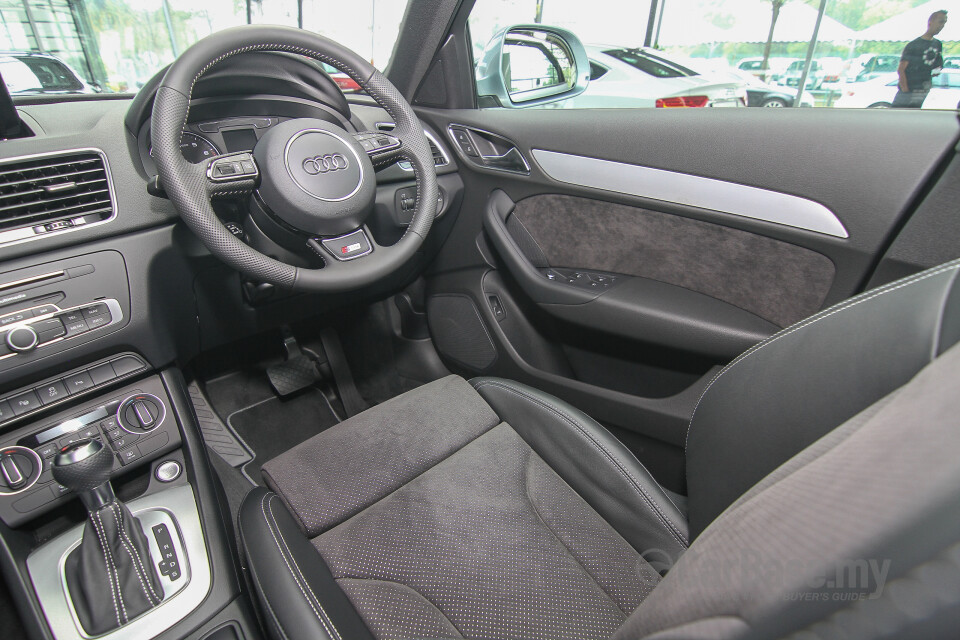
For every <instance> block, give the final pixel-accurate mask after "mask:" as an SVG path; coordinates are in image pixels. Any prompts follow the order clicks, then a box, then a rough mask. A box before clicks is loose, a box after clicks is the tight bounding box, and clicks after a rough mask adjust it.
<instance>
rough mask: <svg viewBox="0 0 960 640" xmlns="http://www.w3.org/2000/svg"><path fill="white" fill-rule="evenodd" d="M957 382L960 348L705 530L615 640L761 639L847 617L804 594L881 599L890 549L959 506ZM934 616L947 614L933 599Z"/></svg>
mask: <svg viewBox="0 0 960 640" xmlns="http://www.w3.org/2000/svg"><path fill="white" fill-rule="evenodd" d="M957 380H960V346H955V347H953V348H951V349H950V350H949V351H947V352H946V353H945V354H944V355H943V356H941V357H940V358H938V359H937V360H935V361H933V362H932V363H931V364H930V365H928V366H927V367H925V368H924V369H923V370H922V371H921V372H920V373H919V374H917V375H916V376H915V377H914V378H913V380H911V381H910V382H909V383H908V384H906V385H905V386H903V387H901V388H900V389H898V390H897V391H895V392H893V393H892V394H890V395H889V396H887V397H886V398H884V399H883V400H881V401H880V402H878V403H875V404H874V405H872V406H870V407H868V408H867V409H866V410H864V411H862V412H861V413H859V414H857V415H856V416H854V417H853V418H851V419H850V420H848V421H847V422H846V423H844V424H843V425H841V426H840V427H838V428H837V429H836V430H834V431H832V432H831V433H830V434H828V435H827V436H825V437H824V438H822V439H821V440H819V441H818V442H816V443H814V444H813V445H811V446H810V447H808V448H807V449H805V450H803V451H802V452H800V453H799V454H797V455H796V456H795V457H794V458H792V459H791V460H789V461H788V462H787V463H786V464H785V465H783V466H782V467H781V468H779V469H777V470H776V471H775V472H774V473H772V474H770V475H769V476H768V477H767V478H765V479H764V480H762V481H761V482H760V483H759V484H758V485H757V486H756V487H754V488H753V489H752V490H750V491H748V492H747V493H746V494H744V495H743V496H742V497H741V498H740V499H739V500H737V501H736V502H735V503H734V504H732V505H731V506H730V507H729V508H727V509H726V510H725V511H724V512H723V513H722V514H721V515H720V516H719V517H718V518H717V519H716V520H715V521H714V522H713V523H712V524H711V525H710V526H709V527H707V528H706V529H705V530H704V532H703V533H702V534H701V535H700V536H699V537H698V538H697V539H696V540H695V541H694V543H693V544H692V545H691V546H690V548H689V549H688V550H687V552H686V553H685V554H684V555H683V556H682V557H681V558H680V559H679V561H678V562H677V564H676V565H675V566H674V568H673V570H672V571H671V572H670V573H668V574H667V576H666V577H665V578H664V579H663V581H662V582H661V583H660V585H659V586H658V587H657V589H656V590H655V591H654V592H653V593H652V594H651V595H650V596H649V597H648V598H646V599H645V600H644V601H643V602H642V603H641V604H640V606H639V607H637V609H636V610H635V611H634V612H633V614H631V616H630V617H629V619H628V620H627V621H626V623H625V624H624V625H623V626H622V627H621V629H620V630H619V631H618V632H617V634H616V635H615V636H614V638H615V639H617V640H627V639H632V638H642V637H644V636H646V635H649V634H653V633H656V632H660V631H665V630H668V629H671V628H674V627H678V626H681V625H684V624H689V623H691V622H695V621H697V620H702V619H705V618H713V617H719V616H728V617H736V618H740V619H741V620H743V621H744V622H745V623H746V624H747V625H749V626H750V627H755V626H756V625H758V624H764V623H766V624H769V623H770V620H776V619H777V618H778V617H779V616H783V615H784V614H785V612H789V613H790V615H792V616H797V615H800V614H803V613H804V612H805V610H811V611H815V612H816V613H817V614H826V613H829V607H831V606H833V607H836V608H840V607H841V606H842V605H843V603H842V602H841V601H838V602H836V603H834V604H830V603H833V602H834V601H833V600H832V599H829V598H827V599H822V600H817V601H815V602H806V601H803V600H794V599H791V596H792V595H795V594H800V595H802V594H809V593H816V594H826V595H827V596H830V595H832V594H833V593H838V592H852V593H862V594H863V595H866V596H867V597H869V596H878V595H879V596H881V597H882V595H883V593H884V589H885V588H886V587H887V586H889V585H890V584H891V583H890V581H891V580H894V579H896V578H897V577H899V576H897V575H894V574H893V572H890V571H889V567H890V564H889V562H890V561H889V559H888V558H889V555H888V556H886V557H885V556H883V555H882V554H883V553H885V551H884V550H885V549H889V548H890V545H891V544H892V543H891V540H894V539H897V537H898V536H901V535H902V532H903V531H904V529H906V528H908V527H910V526H911V525H912V526H914V527H921V528H929V523H930V522H931V519H932V518H933V517H934V516H936V514H939V513H948V514H952V513H953V512H954V511H955V506H956V505H957V504H958V503H960V465H958V464H957V454H956V452H957V451H958V450H960V429H957V415H960V394H957V393H956V387H957ZM945 507H947V508H945ZM951 535H952V536H953V541H956V537H957V536H956V532H955V530H954V531H953V532H952V534H951ZM919 548H920V549H923V550H925V551H926V552H927V553H929V554H930V555H934V554H936V553H938V552H939V551H940V549H943V547H939V548H933V549H929V548H928V547H927V546H924V545H920V547H919ZM887 553H888V552H887ZM901 555H902V554H901ZM954 564H955V563H954ZM851 566H852V567H858V568H859V569H860V571H861V572H860V573H859V574H856V575H857V577H858V580H855V581H853V580H852V581H851V582H849V583H845V582H844V580H843V576H844V575H847V576H848V578H849V576H851V575H852V574H849V573H848V574H841V573H838V572H837V568H838V567H840V568H841V569H843V568H844V567H847V568H849V567H851ZM953 577H954V578H955V579H956V578H960V576H957V575H954V576H953ZM831 580H833V581H832V582H831ZM891 595H892V594H891ZM926 606H928V607H929V609H930V610H933V609H935V608H936V607H937V606H943V603H939V604H938V603H937V596H936V594H935V593H934V594H930V597H929V598H928V601H927V603H926ZM825 609H826V611H825Z"/></svg>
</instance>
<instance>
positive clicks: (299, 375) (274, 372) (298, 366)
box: [267, 327, 322, 397]
mask: <svg viewBox="0 0 960 640" xmlns="http://www.w3.org/2000/svg"><path fill="white" fill-rule="evenodd" d="M281 331H282V332H283V347H284V349H285V350H286V352H287V354H286V360H284V361H283V362H281V363H280V364H275V365H273V366H271V367H267V378H268V379H269V380H270V386H271V387H273V390H274V391H276V392H277V395H279V396H280V397H285V396H289V395H290V394H292V393H296V392H297V391H301V390H303V389H306V388H307V387H309V386H311V385H313V384H314V383H316V382H318V381H320V380H321V379H322V378H321V376H320V372H319V371H318V370H317V364H316V362H315V361H314V360H313V359H312V358H310V356H307V355H306V354H304V353H303V351H301V349H300V345H299V344H298V343H297V339H296V338H295V337H293V333H292V332H291V331H290V329H289V327H283V328H282V329H281Z"/></svg>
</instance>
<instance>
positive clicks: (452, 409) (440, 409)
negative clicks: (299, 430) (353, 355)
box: [263, 376, 499, 537]
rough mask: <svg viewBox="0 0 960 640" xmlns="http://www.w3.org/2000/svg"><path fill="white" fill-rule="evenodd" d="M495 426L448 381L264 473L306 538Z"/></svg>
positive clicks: (353, 422) (313, 443)
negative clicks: (296, 520)
mask: <svg viewBox="0 0 960 640" xmlns="http://www.w3.org/2000/svg"><path fill="white" fill-rule="evenodd" d="M498 422H499V419H498V418H497V415H496V414H495V413H494V412H493V411H492V410H491V409H490V407H488V406H487V404H486V403H485V402H484V401H483V400H482V399H481V398H480V396H478V395H477V393H476V392H475V391H474V390H473V388H472V387H471V386H470V385H469V384H468V383H467V382H466V381H465V380H463V379H462V378H458V377H456V376H448V377H446V378H442V379H440V380H437V381H435V382H431V383H429V384H426V385H423V386H422V387H419V388H417V389H415V390H413V391H411V392H409V393H406V394H404V395H402V396H399V397H397V398H395V399H394V400H393V401H391V402H389V403H385V404H382V405H378V406H376V407H373V408H372V409H369V410H367V411H364V412H363V413H361V414H359V415H357V416H354V417H353V418H350V419H349V420H345V421H344V422H341V423H340V424H338V425H335V426H333V427H331V428H329V429H327V430H326V431H324V432H322V433H320V434H318V435H316V436H314V437H313V438H310V439H309V440H307V441H306V442H304V443H302V444H301V445H299V446H297V447H294V448H293V449H291V450H289V451H287V452H286V453H283V454H282V455H280V456H277V457H276V458H274V459H273V460H271V461H269V462H268V463H267V464H265V465H263V476H264V479H265V480H266V483H267V485H268V486H269V487H270V488H271V489H272V490H274V491H275V492H277V494H279V495H280V497H281V498H282V499H283V501H284V504H286V505H287V508H288V509H290V512H291V513H292V514H294V515H295V516H296V518H297V519H298V520H299V521H300V524H301V525H302V527H303V530H304V532H305V533H306V534H307V535H308V536H311V537H312V536H315V535H317V534H318V533H320V532H322V531H324V530H326V529H327V528H329V527H331V526H333V525H335V524H337V523H338V522H341V521H343V520H344V519H346V518H348V517H350V516H351V515H353V514H355V513H357V512H359V511H361V510H363V509H364V508H366V507H368V506H370V505H371V504H373V503H374V502H376V501H377V500H379V499H381V498H383V497H384V496H386V495H387V494H389V493H390V492H391V491H394V490H396V489H397V488H399V487H400V486H401V485H403V484H404V483H405V482H407V481H409V480H411V479H413V478H414V477H416V476H418V475H419V474H421V473H423V472H424V471H426V470H427V469H429V468H430V467H432V466H433V465H435V464H436V463H438V462H439V461H440V460H442V459H443V458H445V457H447V456H449V455H450V454H451V453H453V452H454V451H456V450H457V449H459V448H461V447H462V446H464V445H465V444H467V443H468V442H470V441H471V440H473V439H474V438H476V437H477V436H479V435H480V434H482V433H483V432H485V431H487V430H488V429H490V428H492V427H493V426H495V425H496V424H497V423H498Z"/></svg>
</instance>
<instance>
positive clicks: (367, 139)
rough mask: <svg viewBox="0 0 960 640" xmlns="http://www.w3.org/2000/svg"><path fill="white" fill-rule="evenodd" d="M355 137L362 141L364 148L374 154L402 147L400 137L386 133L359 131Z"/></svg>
mask: <svg viewBox="0 0 960 640" xmlns="http://www.w3.org/2000/svg"><path fill="white" fill-rule="evenodd" d="M353 139H354V140H356V141H357V142H359V143H360V146H361V147H363V150H364V151H366V152H367V153H368V154H370V155H372V156H374V155H377V154H380V153H386V152H387V151H393V150H394V149H399V148H400V139H399V138H395V137H393V136H388V135H386V134H384V133H358V134H357V135H355V136H353Z"/></svg>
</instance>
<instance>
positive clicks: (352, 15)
mask: <svg viewBox="0 0 960 640" xmlns="http://www.w3.org/2000/svg"><path fill="white" fill-rule="evenodd" d="M408 1H409V0H367V1H365V2H349V3H335V2H327V1H325V0H206V1H204V2H196V1H195V0H0V75H2V76H3V80H4V83H5V84H6V85H7V88H8V89H9V90H10V92H11V93H13V94H16V95H25V94H35V93H94V92H104V93H133V92H136V91H137V90H138V89H139V88H140V87H142V86H143V85H144V83H146V82H147V81H148V80H149V79H150V78H151V77H152V76H153V75H154V74H156V73H157V71H159V70H161V69H162V68H164V67H165V66H166V65H168V64H170V62H172V61H173V60H174V58H176V57H177V56H178V55H179V54H180V53H182V52H183V51H184V50H185V49H187V48H188V47H189V46H190V45H192V44H193V43H195V42H197V41H198V40H200V39H201V38H204V37H205V36H208V35H210V34H211V33H214V32H216V31H220V30H222V29H226V28H229V27H234V26H237V25H242V24H281V25H287V26H292V27H297V26H299V27H301V28H303V29H307V30H310V31H313V32H316V33H319V34H321V35H324V36H326V37H328V38H331V39H333V40H335V41H337V42H339V43H341V44H343V45H346V46H347V47H350V48H351V49H353V50H354V51H356V52H357V53H358V54H359V55H360V56H362V57H363V58H366V59H367V60H369V61H370V62H372V63H373V65H374V66H376V67H377V68H378V69H381V70H383V69H384V68H385V67H386V66H387V63H388V62H389V61H390V55H391V54H392V52H393V46H394V44H395V42H396V40H397V35H398V33H399V27H400V23H401V22H402V21H403V14H404V11H405V10H406V5H407V2H408ZM28 54H35V55H28ZM328 71H330V69H328ZM332 71H333V72H335V70H332ZM334 79H335V80H336V81H337V84H338V85H339V86H340V87H341V89H343V90H344V91H354V90H357V89H358V87H357V86H356V83H354V82H352V81H351V80H350V79H349V78H346V77H341V78H338V77H336V76H335V77H334Z"/></svg>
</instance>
